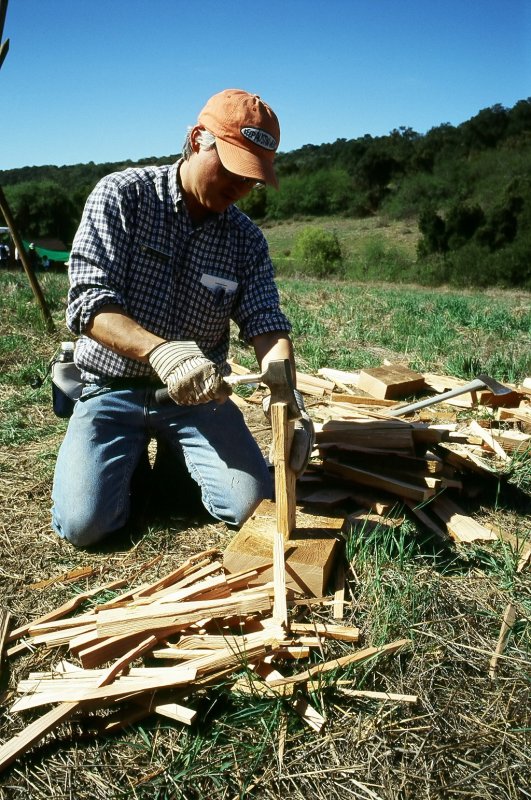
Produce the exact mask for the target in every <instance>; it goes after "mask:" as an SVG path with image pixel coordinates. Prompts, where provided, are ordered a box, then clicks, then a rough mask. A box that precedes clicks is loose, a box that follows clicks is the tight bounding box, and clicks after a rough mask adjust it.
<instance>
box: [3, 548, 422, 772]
mask: <svg viewBox="0 0 531 800" xmlns="http://www.w3.org/2000/svg"><path fill="white" fill-rule="evenodd" d="M219 555H220V554H219V553H218V552H217V551H215V550H209V551H205V552H202V553H199V554H197V555H196V556H194V557H192V558H190V559H188V560H187V561H186V562H184V563H183V564H181V565H180V566H179V567H178V568H177V569H175V570H173V571H172V572H171V573H170V574H168V575H164V576H163V577H161V578H160V579H159V580H157V581H155V582H153V583H150V584H144V585H139V586H136V587H131V588H129V589H127V590H126V591H125V592H123V593H122V594H120V595H118V596H116V597H114V598H113V599H112V600H109V601H107V602H104V603H101V604H99V605H94V606H93V607H92V608H91V609H89V610H87V611H84V612H83V611H82V612H81V613H77V614H72V613H70V612H71V611H72V608H73V607H74V606H72V605H69V604H65V605H64V606H61V607H60V608H59V609H56V611H55V612H50V613H49V614H47V615H46V616H45V617H42V618H40V619H37V620H34V621H33V622H30V623H28V624H27V625H24V626H21V627H19V628H17V629H16V630H14V631H12V632H11V633H8V632H7V621H6V624H5V625H4V636H5V640H6V642H7V644H8V649H7V656H8V657H9V656H12V657H14V656H15V655H16V654H17V653H19V652H20V650H21V645H22V646H24V647H27V648H29V649H31V650H33V649H35V648H37V647H43V648H46V651H47V652H49V651H50V649H51V648H54V649H56V648H57V649H58V650H57V651H56V652H59V653H61V652H63V651H64V650H65V648H66V649H67V651H68V656H67V657H63V658H61V659H57V662H56V663H55V664H54V666H53V668H52V669H51V670H50V671H47V672H42V671H39V672H32V673H30V674H29V675H28V676H27V678H24V679H23V680H20V681H19V683H18V685H17V686H16V689H15V694H16V695H18V698H17V699H16V700H15V702H14V703H12V704H11V705H10V708H9V713H10V714H16V713H20V712H24V711H27V710H29V709H36V708H39V707H42V706H50V705H52V706H53V707H52V710H51V711H48V712H47V713H45V714H44V715H42V716H40V717H38V718H37V719H36V720H35V721H34V722H32V723H31V724H29V725H28V726H27V727H26V728H24V729H23V730H22V731H21V732H20V733H19V734H17V735H16V736H14V737H13V738H12V739H11V740H10V741H8V742H6V743H5V744H4V745H3V746H2V747H0V770H1V769H3V768H5V767H6V766H7V765H8V764H10V763H12V762H13V761H14V760H15V759H16V758H17V757H18V756H20V755H21V754H22V753H24V752H25V751H27V750H28V749H29V748H31V747H32V746H33V745H34V744H35V743H36V742H38V741H39V740H40V739H41V738H42V737H43V736H45V735H46V734H47V733H49V732H50V731H52V730H54V729H55V728H56V727H57V726H58V725H59V724H60V723H62V722H63V721H65V720H66V719H68V718H69V717H71V716H72V715H74V714H76V715H85V716H86V715H91V714H92V718H91V719H92V724H94V725H95V726H97V727H98V729H99V731H100V732H109V733H110V732H112V731H113V730H116V729H119V728H121V727H123V726H124V725H125V724H129V723H131V722H133V721H136V720H138V719H141V718H143V717H145V716H146V715H148V714H159V715H162V716H165V717H169V718H170V719H172V720H176V721H178V722H181V723H184V724H187V725H189V724H191V723H192V722H193V721H194V719H195V717H196V715H197V710H196V705H197V702H198V700H199V699H200V698H201V695H202V694H204V692H205V691H206V689H207V687H209V686H210V685H212V684H216V683H220V682H223V683H224V686H225V688H226V689H227V688H228V687H230V686H231V685H232V687H233V690H234V691H240V692H243V693H249V692H250V691H252V693H253V694H255V695H256V694H263V695H265V696H271V695H276V696H278V695H281V696H283V697H284V696H285V697H286V698H287V702H289V703H290V704H292V707H293V709H294V710H295V711H296V712H297V713H298V714H299V715H300V716H301V717H302V718H303V720H304V721H305V722H307V723H308V724H309V725H310V726H311V727H312V728H314V729H317V730H320V729H321V727H322V725H323V724H324V718H323V717H322V716H321V714H319V713H318V712H317V710H316V709H313V708H312V707H311V705H310V702H309V699H308V698H307V697H304V689H305V687H306V688H307V689H308V690H310V691H311V687H312V683H313V681H314V680H317V681H320V680H321V677H322V675H323V674H325V673H327V672H330V671H333V670H340V669H341V668H344V667H346V666H347V665H349V664H352V663H356V662H359V661H363V660H364V659H366V658H374V657H375V656H378V655H379V654H380V653H381V654H385V653H387V654H390V653H394V652H397V651H398V650H400V649H401V648H403V647H404V646H405V645H406V644H407V640H399V641H396V642H392V643H390V644H388V645H385V646H383V647H378V648H375V647H365V648H363V649H361V648H356V649H354V650H353V649H352V646H353V645H357V644H358V642H359V630H358V629H357V628H355V627H352V626H347V625H342V624H323V623H321V624H317V623H315V622H307V623H305V622H301V621H300V620H299V621H298V622H292V623H290V622H289V621H287V620H286V621H285V622H282V621H280V620H279V619H278V618H276V617H275V612H274V607H275V588H274V584H273V583H268V584H266V583H264V584H261V585H258V586H254V587H252V588H249V581H250V579H251V578H256V574H248V573H247V574H239V575H234V574H228V573H227V572H226V570H225V569H224V568H223V565H222V563H221V561H220V560H219ZM103 589H108V587H100V590H103ZM97 591H98V590H97V589H95V590H92V591H91V592H90V595H91V596H92V597H94V596H95V595H96V593H97ZM291 596H292V597H293V593H291ZM284 601H285V602H286V598H284ZM315 602H317V603H318V602H319V601H317V600H316V601H315ZM322 602H326V601H324V600H323V601H322ZM76 610H77V609H76ZM299 610H300V609H299ZM298 616H300V614H299V615H298ZM332 641H335V642H337V641H341V642H344V643H345V645H344V648H345V651H346V652H345V655H341V656H339V657H334V658H332V657H331V658H326V653H327V652H329V650H328V646H327V643H329V642H332ZM16 643H18V644H16ZM314 651H316V652H317V653H318V658H317V659H312V663H311V665H304V664H303V665H302V666H301V661H303V660H304V659H310V656H311V653H312V652H314ZM295 687H297V698H298V699H297V701H296V702H293V703H292V702H291V700H290V699H289V698H290V697H291V695H292V694H293V691H294V688H295ZM301 691H302V694H301ZM11 694H13V693H11ZM4 699H6V698H4ZM103 708H106V709H107V708H111V709H114V713H110V714H108V715H107V716H101V715H99V716H98V715H94V712H95V711H96V710H98V709H103Z"/></svg>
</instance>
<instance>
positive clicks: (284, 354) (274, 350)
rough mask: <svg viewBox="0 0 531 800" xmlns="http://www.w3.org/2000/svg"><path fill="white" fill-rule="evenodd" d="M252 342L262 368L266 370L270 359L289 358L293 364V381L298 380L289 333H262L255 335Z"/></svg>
mask: <svg viewBox="0 0 531 800" xmlns="http://www.w3.org/2000/svg"><path fill="white" fill-rule="evenodd" d="M252 344H253V347H254V351H255V353H256V360H257V361H258V363H259V365H260V369H262V370H264V369H265V368H266V367H267V365H268V363H269V362H270V361H275V360H277V359H284V358H287V359H288V360H289V362H290V365H291V374H292V376H293V381H294V382H296V372H295V356H294V353H293V345H292V342H291V339H290V337H289V335H288V334H287V333H284V332H275V333H264V334H260V335H259V336H255V337H254V339H253V340H252Z"/></svg>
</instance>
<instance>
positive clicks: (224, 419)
mask: <svg viewBox="0 0 531 800" xmlns="http://www.w3.org/2000/svg"><path fill="white" fill-rule="evenodd" d="M152 438H157V439H158V440H162V441H163V442H164V443H165V444H166V446H167V447H168V448H169V449H170V450H171V451H172V452H173V453H174V454H175V455H176V456H177V457H180V458H181V459H184V462H185V464H186V467H187V469H188V472H189V473H190V475H191V477H192V478H193V479H194V480H195V481H196V483H197V484H198V485H199V488H200V490H201V499H202V502H203V505H204V506H205V508H206V509H207V511H208V512H209V513H210V514H211V515H212V516H213V517H215V518H216V519H219V520H222V521H224V522H226V523H228V524H229V525H241V524H242V523H243V522H245V520H246V519H247V518H248V517H249V516H250V515H251V514H252V513H253V511H254V510H255V509H256V507H257V506H258V504H259V503H260V502H261V500H263V499H264V498H270V497H271V496H272V493H273V484H272V479H271V476H270V474H269V470H268V468H267V464H266V462H265V459H264V457H263V456H262V453H261V451H260V448H259V447H258V445H257V443H256V442H255V440H254V439H253V437H252V435H251V432H250V431H249V429H248V428H247V426H246V424H245V421H244V418H243V415H242V413H241V411H240V409H239V408H238V407H237V406H236V405H235V404H234V403H233V402H232V401H230V400H228V401H227V402H225V403H221V404H219V403H216V402H210V403H205V404H201V405H197V406H178V405H176V404H175V403H174V402H173V401H171V400H170V401H166V402H163V403H158V402H157V401H156V400H155V395H154V390H153V389H151V388H134V389H113V390H112V391H110V390H108V389H104V388H101V387H95V386H89V387H86V388H85V389H84V391H83V394H82V396H81V398H80V399H79V400H78V401H77V403H76V405H75V407H74V413H73V415H72V417H71V418H70V420H69V423H68V429H67V431H66V435H65V438H64V440H63V442H62V444H61V447H60V449H59V453H58V456H57V463H56V467H55V476H54V484H53V490H52V500H53V507H52V525H53V528H54V529H55V531H56V532H57V533H58V534H59V536H61V537H63V538H65V539H68V541H69V542H71V543H72V544H73V545H76V546H77V547H87V546H89V545H92V544H95V543H96V542H99V541H100V540H101V539H103V538H105V537H106V536H108V535H109V534H110V533H112V532H113V531H118V530H119V529H120V528H123V526H124V525H125V524H126V523H127V521H128V519H129V516H130V510H131V496H130V489H131V478H132V476H133V473H134V471H135V468H136V467H137V465H138V464H139V462H140V460H141V458H142V457H143V456H144V457H145V453H146V448H147V446H148V443H149V441H150V439H152ZM177 480H178V479H177ZM175 493H176V495H177V496H178V493H179V486H178V485H176V486H175Z"/></svg>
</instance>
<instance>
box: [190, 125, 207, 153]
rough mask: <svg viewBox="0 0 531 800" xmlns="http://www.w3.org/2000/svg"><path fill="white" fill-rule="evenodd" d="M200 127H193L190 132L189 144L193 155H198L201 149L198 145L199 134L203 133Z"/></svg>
mask: <svg viewBox="0 0 531 800" xmlns="http://www.w3.org/2000/svg"><path fill="white" fill-rule="evenodd" d="M204 130H205V129H204V128H203V126H202V125H194V127H193V128H192V130H191V131H190V144H191V145H192V150H193V152H194V153H198V152H199V150H200V149H201V145H200V144H199V136H200V135H201V132H202V131H204Z"/></svg>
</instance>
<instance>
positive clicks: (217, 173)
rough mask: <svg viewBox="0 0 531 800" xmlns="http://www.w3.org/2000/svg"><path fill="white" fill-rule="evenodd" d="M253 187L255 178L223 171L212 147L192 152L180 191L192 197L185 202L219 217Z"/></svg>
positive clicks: (223, 168) (216, 153)
mask: <svg viewBox="0 0 531 800" xmlns="http://www.w3.org/2000/svg"><path fill="white" fill-rule="evenodd" d="M185 163H186V162H185ZM255 185H256V180H255V179H254V178H246V177H245V176H241V175H235V174H234V173H233V172H229V170H227V169H225V167H224V166H223V164H222V163H221V160H220V157H219V155H218V152H217V150H216V148H215V147H213V148H211V149H210V150H203V149H202V148H199V149H197V150H195V151H194V153H193V155H192V156H191V157H190V159H189V161H188V162H187V166H186V171H185V173H184V175H183V189H184V190H185V194H187V195H191V197H188V196H187V202H188V200H191V201H192V202H193V203H194V205H195V203H197V204H199V206H201V207H202V208H204V209H206V210H207V211H209V212H215V213H218V214H220V213H222V212H223V211H225V210H226V209H227V208H228V207H229V206H230V205H232V204H233V203H236V202H237V201H238V200H241V198H242V197H245V196H246V195H248V194H249V192H250V191H252V189H253V188H254V187H255ZM188 204H189V203H188Z"/></svg>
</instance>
